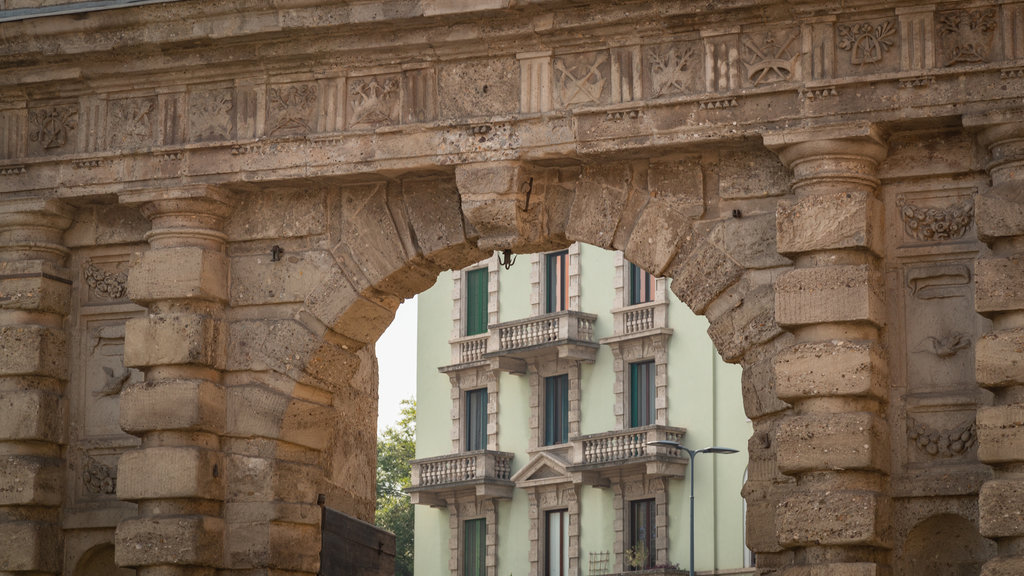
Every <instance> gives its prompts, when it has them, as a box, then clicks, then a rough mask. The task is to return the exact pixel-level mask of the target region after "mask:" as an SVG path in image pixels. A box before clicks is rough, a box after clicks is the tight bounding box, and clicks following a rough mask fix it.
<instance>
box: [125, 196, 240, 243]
mask: <svg viewBox="0 0 1024 576" xmlns="http://www.w3.org/2000/svg"><path fill="white" fill-rule="evenodd" d="M121 202H122V203H123V204H135V205H138V206H139V209H140V211H141V212H142V214H143V215H144V216H145V217H146V218H148V219H149V220H150V222H152V224H153V229H152V230H150V231H149V232H148V233H147V234H146V240H147V241H148V242H149V243H150V245H151V246H152V247H153V248H162V247H168V246H186V245H205V246H208V247H211V248H213V247H219V246H220V245H222V244H223V243H224V242H225V241H226V240H227V237H226V236H225V235H224V233H223V232H222V230H223V229H224V224H225V222H226V221H227V219H228V217H229V216H230V215H231V211H232V210H233V209H234V206H235V198H234V195H233V194H232V193H231V192H230V191H228V190H225V189H222V188H218V187H216V186H209V185H205V184H203V185H196V186H185V187H176V188H170V189H163V190H147V191H144V192H133V193H129V194H126V195H123V196H122V197H121Z"/></svg>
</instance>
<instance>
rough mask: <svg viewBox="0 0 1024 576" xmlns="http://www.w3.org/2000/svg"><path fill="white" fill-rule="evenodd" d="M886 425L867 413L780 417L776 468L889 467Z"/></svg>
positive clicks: (790, 470) (789, 471) (789, 470)
mask: <svg viewBox="0 0 1024 576" xmlns="http://www.w3.org/2000/svg"><path fill="white" fill-rule="evenodd" d="M887 430H888V428H887V427H886V425H885V423H884V422H883V421H882V420H880V419H879V418H878V417H876V416H875V415H873V414H870V413H867V412H852V413H846V414H806V415H801V416H791V417H789V418H785V419H783V420H782V421H781V422H780V423H779V427H778V429H777V430H776V431H775V446H776V452H777V454H778V465H779V470H781V471H782V472H784V473H786V474H796V473H800V472H808V471H814V470H877V471H881V472H885V471H887V470H888V469H889V442H888V433H887Z"/></svg>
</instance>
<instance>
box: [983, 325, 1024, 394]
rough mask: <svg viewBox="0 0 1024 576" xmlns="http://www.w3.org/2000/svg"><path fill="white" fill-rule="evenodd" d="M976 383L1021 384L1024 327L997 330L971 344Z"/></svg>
mask: <svg viewBox="0 0 1024 576" xmlns="http://www.w3.org/2000/svg"><path fill="white" fill-rule="evenodd" d="M974 364H975V368H976V370H975V376H976V377H977V379H978V384H979V385H981V386H986V387H990V388H996V387H1000V386H1014V385H1019V384H1024V329H1021V328H1016V329H1013V330H997V331H995V332H989V333H987V334H985V335H984V336H982V337H981V338H979V339H978V342H977V344H975V347H974Z"/></svg>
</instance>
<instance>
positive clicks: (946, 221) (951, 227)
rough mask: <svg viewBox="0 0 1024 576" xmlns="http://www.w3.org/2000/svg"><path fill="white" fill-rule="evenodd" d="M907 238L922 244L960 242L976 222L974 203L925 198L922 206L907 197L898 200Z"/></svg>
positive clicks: (968, 199) (966, 198) (967, 197)
mask: <svg viewBox="0 0 1024 576" xmlns="http://www.w3.org/2000/svg"><path fill="white" fill-rule="evenodd" d="M896 207H897V208H898V209H899V211H900V219H901V220H902V222H903V230H904V233H905V234H906V236H907V237H908V238H910V239H913V240H918V241H921V242H936V241H944V240H959V239H961V238H963V237H964V235H965V234H967V232H968V231H970V229H971V227H972V224H973V222H974V199H973V198H972V197H971V196H966V197H962V198H954V199H952V203H950V201H949V200H948V199H934V198H924V199H922V200H921V201H919V202H916V201H914V200H908V199H907V198H906V197H905V196H900V197H899V198H897V199H896Z"/></svg>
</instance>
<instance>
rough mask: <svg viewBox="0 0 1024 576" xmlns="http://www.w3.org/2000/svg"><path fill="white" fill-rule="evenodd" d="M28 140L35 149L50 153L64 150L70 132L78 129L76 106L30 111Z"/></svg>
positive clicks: (68, 141)
mask: <svg viewBox="0 0 1024 576" xmlns="http://www.w3.org/2000/svg"><path fill="white" fill-rule="evenodd" d="M28 122H29V133H28V139H29V141H30V142H31V143H33V144H34V145H35V146H36V147H37V149H40V150H41V151H50V150H57V149H60V148H64V147H65V146H67V145H68V144H69V143H70V142H72V140H71V132H72V131H73V130H75V129H76V128H78V106H76V105H64V106H51V107H49V108H39V109H35V110H30V111H29V113H28Z"/></svg>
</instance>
